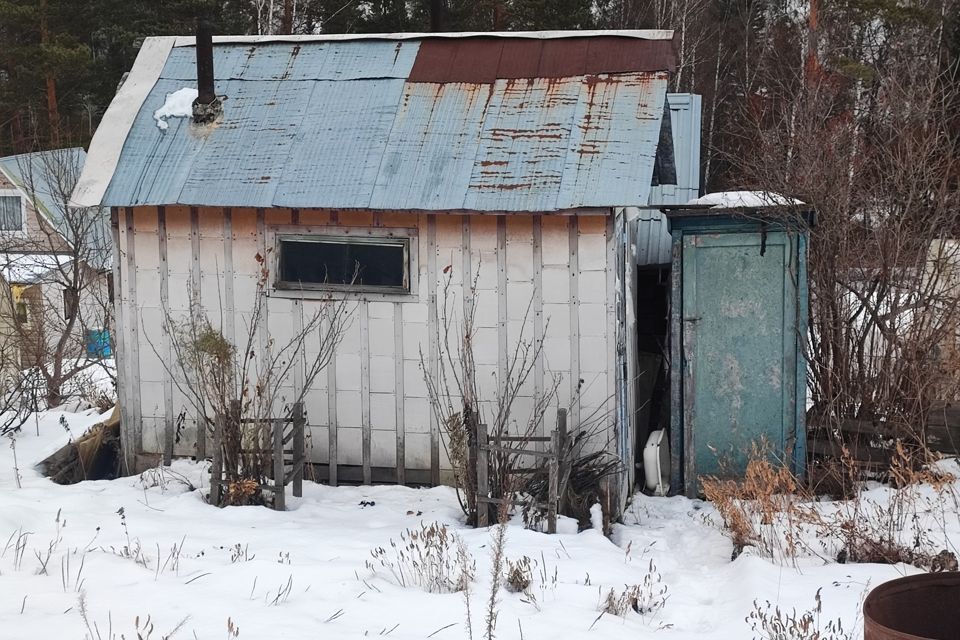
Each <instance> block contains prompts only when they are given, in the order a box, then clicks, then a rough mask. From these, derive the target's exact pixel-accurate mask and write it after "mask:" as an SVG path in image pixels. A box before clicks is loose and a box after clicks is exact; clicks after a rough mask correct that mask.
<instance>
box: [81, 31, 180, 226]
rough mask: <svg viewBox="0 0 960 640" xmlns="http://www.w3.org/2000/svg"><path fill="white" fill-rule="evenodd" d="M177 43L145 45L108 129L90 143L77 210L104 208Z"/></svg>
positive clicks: (110, 112)
mask: <svg viewBox="0 0 960 640" xmlns="http://www.w3.org/2000/svg"><path fill="white" fill-rule="evenodd" d="M176 40H177V38H176V37H174V36H165V37H159V38H147V39H146V40H144V41H143V46H142V47H140V53H138V54H137V59H136V61H135V62H134V63H133V68H132V69H131V70H130V74H129V75H128V76H127V79H126V81H125V82H124V83H123V85H122V86H121V87H120V89H119V90H118V91H117V95H116V96H115V97H114V98H113V101H112V102H111V103H110V106H109V107H108V108H107V112H106V113H105V114H104V115H103V119H102V120H101V123H103V124H104V125H105V126H100V127H97V131H96V133H95V134H94V136H93V140H92V141H91V142H90V149H89V150H88V151H87V160H86V163H84V165H83V172H82V173H81V174H80V179H79V180H77V186H76V187H75V188H74V190H73V196H72V198H71V204H72V205H73V206H75V207H96V206H99V205H100V202H101V201H102V200H103V196H104V194H105V193H106V191H107V187H108V186H109V185H110V180H111V178H113V172H114V171H115V170H116V168H117V162H118V161H119V160H120V152H121V151H123V143H124V142H125V141H126V139H127V134H129V133H130V128H131V127H132V126H133V121H134V119H135V118H136V117H137V114H138V113H139V112H140V107H141V106H143V102H144V100H146V99H147V96H148V95H149V94H150V90H151V89H153V86H154V85H155V84H156V83H157V80H158V79H159V78H160V72H161V71H163V66H164V65H165V64H166V62H167V57H168V56H169V55H170V50H171V49H173V46H174V42H175V41H176Z"/></svg>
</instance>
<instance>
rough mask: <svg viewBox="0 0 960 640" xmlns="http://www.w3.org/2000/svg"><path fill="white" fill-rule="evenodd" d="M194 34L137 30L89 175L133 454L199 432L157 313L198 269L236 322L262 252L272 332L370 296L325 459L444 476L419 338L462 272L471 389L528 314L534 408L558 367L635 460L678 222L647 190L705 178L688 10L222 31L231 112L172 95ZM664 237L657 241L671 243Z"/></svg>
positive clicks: (193, 444)
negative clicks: (659, 287) (618, 16)
mask: <svg viewBox="0 0 960 640" xmlns="http://www.w3.org/2000/svg"><path fill="white" fill-rule="evenodd" d="M196 58H197V50H196V47H195V42H194V38H192V37H164V38H148V39H147V40H146V41H145V42H144V45H143V47H142V49H141V51H140V54H139V55H138V57H137V60H136V63H135V64H134V67H133V69H132V70H131V72H130V74H129V76H128V78H127V79H126V81H125V83H124V84H123V85H122V87H121V88H120V90H119V92H118V94H117V96H116V98H115V99H114V101H113V103H112V104H111V106H110V108H109V109H108V111H107V113H106V114H105V116H104V119H103V122H102V123H101V125H100V128H99V129H98V131H97V134H96V136H95V138H94V140H93V143H92V144H91V148H90V156H89V159H88V161H87V164H86V166H85V169H84V173H83V175H82V177H81V179H80V182H79V183H78V187H77V189H76V191H75V192H74V198H75V201H76V202H77V203H78V204H80V205H85V206H97V205H103V206H105V207H110V208H111V211H112V220H113V233H114V238H115V241H116V253H115V256H116V257H115V260H114V269H115V271H114V273H115V281H116V284H117V311H116V312H117V321H118V346H119V350H120V353H121V362H120V366H119V373H120V387H119V394H120V396H119V397H120V407H121V412H122V424H123V435H124V447H125V455H126V458H127V463H128V464H129V465H131V467H138V468H142V467H144V466H146V465H147V464H154V463H155V461H156V460H157V459H158V457H159V456H161V455H162V456H163V457H164V458H165V459H169V458H170V457H172V456H175V455H186V456H192V455H198V454H201V455H202V454H203V452H204V451H206V450H207V443H206V442H205V441H204V439H203V438H201V439H199V442H198V438H197V427H196V425H197V421H196V419H195V416H194V415H193V410H192V409H191V408H190V407H189V406H188V404H187V402H186V401H185V398H184V395H183V394H182V393H181V392H180V391H179V390H177V386H176V385H175V384H174V381H173V379H172V374H171V367H170V366H169V357H170V350H171V345H170V338H169V336H167V335H165V332H164V331H163V325H164V318H165V316H166V314H167V313H170V314H174V315H176V314H183V313H185V312H187V311H188V309H189V304H190V302H189V296H188V292H189V291H194V292H196V293H197V294H198V296H199V299H200V302H201V304H202V305H203V308H204V310H205V311H206V313H207V314H208V316H209V317H210V318H212V319H214V320H215V321H216V319H221V320H220V321H221V322H222V327H223V331H224V333H225V335H226V337H227V338H228V339H229V340H234V341H235V340H237V338H238V337H240V336H242V335H244V334H243V332H244V326H245V321H246V320H248V318H249V313H250V310H251V306H252V304H253V299H254V294H255V290H256V282H257V278H258V275H259V274H260V273H261V263H260V261H259V260H260V259H261V258H262V257H266V263H265V264H266V265H267V267H268V269H269V273H270V278H271V281H270V287H269V302H268V314H267V318H265V319H264V321H263V322H264V326H263V331H264V335H269V336H270V337H271V338H272V339H274V340H275V341H276V342H277V343H278V344H283V343H284V342H285V340H286V339H289V338H290V336H291V335H292V334H293V333H294V331H295V327H297V326H298V322H299V321H300V318H302V315H303V314H304V313H309V312H310V309H311V306H312V305H313V304H315V303H314V301H316V300H317V299H319V298H322V297H325V296H330V295H334V296H337V297H345V298H348V299H350V300H354V301H356V302H357V306H356V309H355V312H354V315H353V318H354V321H353V323H352V325H351V327H350V329H349V331H348V332H347V335H346V337H345V340H344V342H343V343H342V344H341V346H340V349H339V351H338V353H337V356H336V358H335V360H334V362H333V363H332V364H331V366H330V367H329V368H328V371H327V372H326V373H325V374H323V375H322V376H321V379H319V380H317V381H316V382H315V384H314V385H313V388H311V389H309V390H307V394H306V405H307V406H306V410H307V419H308V424H309V433H310V441H311V443H312V448H311V453H310V459H311V461H312V462H314V463H315V468H316V469H317V470H318V473H319V476H320V478H321V479H326V480H329V481H330V482H334V483H335V482H337V481H363V482H378V481H388V482H389V481H398V482H408V483H409V482H414V483H423V482H426V483H438V482H440V481H441V480H442V479H444V477H445V476H444V473H443V472H444V470H445V469H447V468H448V467H449V464H448V462H447V460H446V453H445V448H444V445H443V443H442V440H441V431H442V430H441V427H440V426H439V425H438V424H437V422H436V420H435V418H434V417H433V414H432V412H431V410H430V406H429V402H428V399H427V398H428V394H427V389H426V384H425V382H424V376H423V373H422V371H421V369H420V366H421V355H420V354H421V352H422V353H423V354H424V357H425V359H426V366H427V367H429V368H431V369H433V370H436V368H437V367H438V366H439V365H438V354H437V344H436V340H435V336H436V335H437V332H438V322H440V317H441V316H442V315H443V306H444V300H443V285H444V282H445V279H446V278H447V276H448V275H449V276H450V277H452V289H451V294H452V298H453V301H454V302H455V305H454V306H455V307H457V308H458V309H462V308H463V305H472V306H473V308H474V309H475V310H476V324H477V330H476V335H475V336H474V350H475V353H476V359H477V362H476V368H477V378H478V380H479V383H480V386H481V396H484V397H487V398H489V397H492V394H493V393H494V392H495V389H496V386H497V380H503V379H504V377H505V376H507V375H508V371H507V368H508V362H509V359H510V354H511V350H512V348H513V347H514V346H515V345H516V343H517V341H518V339H520V336H521V333H522V335H523V336H525V337H527V338H529V339H534V340H540V339H542V340H543V344H544V350H543V353H542V356H541V358H540V361H539V362H538V365H537V367H536V369H535V372H534V375H533V377H532V378H533V379H532V380H531V381H530V382H529V384H528V385H527V386H526V387H525V389H524V393H523V397H522V398H521V401H520V402H518V403H517V405H516V406H515V411H517V412H518V415H521V418H520V421H521V422H522V421H523V419H524V418H525V415H523V414H524V413H525V412H526V413H528V412H529V411H531V408H532V406H533V405H534V402H535V400H536V399H537V398H538V397H541V394H543V393H544V389H545V388H546V385H548V384H549V380H550V379H551V378H552V377H553V376H559V377H560V379H561V386H560V393H559V403H560V404H561V405H562V406H569V407H570V423H571V425H572V427H574V428H576V427H578V426H579V425H580V424H581V423H583V422H586V421H588V420H593V421H595V422H596V423H598V424H599V426H600V427H601V428H600V431H599V439H598V441H597V442H596V446H601V447H605V448H606V449H607V450H609V451H610V452H612V453H615V454H617V455H619V456H621V457H622V458H623V460H624V461H625V463H626V464H625V465H624V467H625V473H624V478H623V479H624V482H625V483H631V482H632V479H633V474H634V467H635V465H634V462H635V461H636V460H638V458H636V451H637V447H636V446H635V441H636V439H637V437H638V432H637V424H638V411H639V409H640V404H639V401H638V391H637V388H636V386H637V378H638V375H639V374H638V365H637V346H636V345H637V340H636V335H637V317H636V313H635V311H636V309H637V305H638V302H637V301H638V300H639V299H640V297H638V296H641V297H642V295H646V294H645V293H643V292H640V293H638V289H642V288H643V286H644V285H643V281H640V282H639V283H638V280H642V279H638V278H637V273H638V272H637V271H636V269H635V265H636V264H637V261H638V258H637V250H638V247H640V246H652V245H656V246H657V247H659V246H660V243H661V238H660V236H659V235H658V236H657V237H656V238H655V239H650V238H648V237H647V236H648V235H650V234H654V233H656V234H662V233H665V232H667V228H666V226H665V225H660V221H661V220H662V218H660V217H656V218H654V217H648V220H654V221H655V222H656V225H654V224H644V218H643V216H644V215H646V213H645V212H641V209H639V208H640V207H646V206H648V205H650V204H651V202H653V203H660V202H668V203H674V202H679V201H684V202H685V201H686V198H687V197H688V196H690V195H692V196H695V195H697V193H696V192H697V190H698V187H699V176H698V173H699V171H698V168H697V167H698V162H699V161H698V153H699V98H698V97H696V96H682V95H672V94H671V96H670V98H669V99H670V102H669V105H668V103H667V100H668V96H667V86H668V79H669V73H670V72H671V71H672V70H673V68H674V66H675V53H674V46H673V34H672V32H669V31H617V32H550V33H489V34H414V35H401V36H396V35H393V36H377V35H372V36H295V37H283V36H277V37H271V36H262V37H219V38H216V39H215V44H214V47H213V55H212V58H213V60H212V66H213V75H214V78H215V93H216V95H217V96H221V97H222V98H223V99H222V103H221V104H222V113H219V114H218V115H216V118H215V119H214V120H213V122H211V123H208V124H204V123H203V122H202V116H203V115H204V114H203V113H201V114H199V115H200V116H201V118H200V120H201V121H196V122H195V121H193V119H192V118H191V117H190V110H189V109H186V110H185V109H183V104H182V103H183V96H184V95H186V96H188V97H191V98H192V95H191V92H194V93H193V95H195V92H196V91H197V89H198V87H197V80H196V78H197V69H196V66H195V65H196V62H195V60H196ZM199 90H200V92H201V94H205V93H207V92H208V91H209V93H210V94H211V95H212V93H213V92H212V90H210V89H209V88H206V87H199ZM187 104H189V103H187ZM671 112H673V114H674V118H675V119H676V122H671V120H672V118H671V117H665V116H670V114H671ZM678 142H679V144H678ZM675 148H679V149H681V155H682V158H675V153H674V149H675ZM678 173H680V174H682V175H681V176H680V180H679V181H678V179H677V178H678ZM678 182H679V184H674V183H678ZM654 183H656V184H658V185H660V187H658V191H656V192H654V191H652V187H651V185H653V184H654ZM667 185H673V186H671V187H668V186H667ZM652 194H653V195H652ZM665 242H666V246H667V247H668V248H669V246H670V240H669V236H667V240H666V241H665ZM657 252H658V253H657V257H656V258H655V259H654V258H651V259H650V260H648V261H641V262H642V263H649V264H654V265H659V264H666V265H669V263H670V261H671V258H670V255H669V249H668V250H667V251H666V253H665V254H664V253H663V252H662V251H660V249H657ZM355 261H357V262H359V263H360V266H361V268H362V269H364V271H365V273H366V274H368V275H367V278H368V279H367V281H366V282H364V283H363V284H362V285H360V286H356V285H351V284H350V278H349V276H348V274H349V273H352V270H351V269H349V268H348V267H349V266H351V265H352V264H353V263H354V262H355ZM475 273H477V274H478V278H477V285H476V290H475V291H471V289H470V287H469V286H468V287H464V285H463V283H464V281H465V276H466V280H467V282H469V278H470V277H471V274H475ZM666 273H668V272H666ZM371 279H372V281H371ZM666 290H667V289H664V291H666ZM528 308H529V309H530V314H529V316H527V310H528ZM665 314H666V309H664V326H663V327H662V331H663V333H662V334H661V336H660V339H661V342H665V341H666V340H667V339H668V337H667V335H666V333H667V332H668V328H667V325H666V315H665ZM525 319H526V320H525ZM308 349H309V347H308ZM165 360H166V362H165ZM298 379H302V377H299V376H298V375H294V376H292V380H293V384H294V385H297V384H298V382H297V380H298ZM298 391H299V389H294V390H293V392H294V393H296V392H298ZM291 395H293V394H291ZM553 421H554V416H553V415H550V416H549V418H548V420H547V421H546V424H544V425H543V429H544V431H545V432H547V431H549V430H551V429H552V428H553V426H554V424H553ZM646 428H647V425H643V432H642V434H641V437H642V435H643V434H645V433H646ZM641 444H642V443H641Z"/></svg>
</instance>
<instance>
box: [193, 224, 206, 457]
mask: <svg viewBox="0 0 960 640" xmlns="http://www.w3.org/2000/svg"><path fill="white" fill-rule="evenodd" d="M190 289H191V291H190V304H191V305H194V304H196V305H198V306H200V308H201V309H203V299H202V297H201V293H202V291H201V286H200V212H199V211H198V209H197V207H190ZM190 313H193V310H192V309H191V310H190ZM196 421H197V459H203V458H206V457H207V425H206V416H204V415H201V414H200V412H199V411H197V413H196Z"/></svg>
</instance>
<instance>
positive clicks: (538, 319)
mask: <svg viewBox="0 0 960 640" xmlns="http://www.w3.org/2000/svg"><path fill="white" fill-rule="evenodd" d="M543 332H544V327H543V221H542V217H541V216H539V215H535V216H533V344H534V346H535V347H537V348H539V352H538V353H537V359H536V360H535V361H534V363H533V403H534V406H539V405H540V402H541V399H542V398H543V394H544V388H543V384H544V381H543V378H544V361H543V358H544V353H543V338H544V335H543ZM545 429H546V425H545V424H544V421H543V420H541V421H540V424H539V425H537V431H538V432H540V433H543V432H544V430H545ZM544 437H546V436H544Z"/></svg>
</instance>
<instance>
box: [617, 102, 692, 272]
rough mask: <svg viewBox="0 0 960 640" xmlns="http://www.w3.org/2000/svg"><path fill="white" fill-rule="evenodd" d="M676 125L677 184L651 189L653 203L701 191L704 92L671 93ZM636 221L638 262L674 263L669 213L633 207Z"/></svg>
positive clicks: (677, 201) (681, 198) (684, 199)
mask: <svg viewBox="0 0 960 640" xmlns="http://www.w3.org/2000/svg"><path fill="white" fill-rule="evenodd" d="M667 102H668V103H669V105H670V118H671V125H672V129H673V150H674V159H675V161H676V167H677V184H675V185H672V184H666V185H657V186H655V187H651V189H650V200H649V203H650V204H651V205H660V204H664V205H667V204H686V203H687V202H689V201H690V200H692V199H693V198H696V197H698V196H699V195H700V131H701V120H700V116H701V114H700V96H698V95H695V94H689V93H670V94H667ZM630 217H631V219H632V220H631V223H632V224H634V225H636V227H637V228H636V234H635V237H636V242H637V247H636V250H637V265H638V266H644V265H656V264H670V242H671V240H670V229H669V228H668V226H667V219H666V217H665V216H664V215H663V214H662V213H660V212H659V211H657V210H656V209H643V210H641V209H633V211H632V214H631V216H630Z"/></svg>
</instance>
